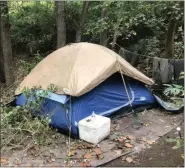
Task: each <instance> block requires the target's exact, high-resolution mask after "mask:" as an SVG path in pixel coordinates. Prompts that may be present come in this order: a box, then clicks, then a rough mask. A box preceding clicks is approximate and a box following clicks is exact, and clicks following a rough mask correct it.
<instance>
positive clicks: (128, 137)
mask: <svg viewBox="0 0 185 168" xmlns="http://www.w3.org/2000/svg"><path fill="white" fill-rule="evenodd" d="M126 138H127V139H129V140H133V139H134V137H133V136H130V135H127V136H126Z"/></svg>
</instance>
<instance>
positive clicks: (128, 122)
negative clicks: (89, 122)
mask: <svg viewBox="0 0 185 168" xmlns="http://www.w3.org/2000/svg"><path fill="white" fill-rule="evenodd" d="M182 121H183V114H182V113H181V114H177V115H169V114H167V113H166V112H165V111H161V110H159V109H151V110H145V111H144V112H141V113H139V114H138V116H137V118H136V120H135V121H134V123H133V116H132V115H128V116H127V117H122V118H119V119H117V120H113V122H112V132H111V134H110V136H109V137H107V138H106V139H105V140H103V141H102V142H101V143H100V144H99V145H98V146H96V147H95V146H93V145H90V144H88V143H86V142H82V141H79V140H74V139H72V140H71V157H68V145H67V144H66V143H59V142H58V144H56V146H55V147H53V146H52V147H51V146H47V147H44V146H43V147H42V146H41V147H40V148H38V149H37V150H33V149H32V153H31V154H30V150H31V149H29V150H27V152H25V150H24V151H19V150H14V151H11V152H10V153H9V154H8V153H7V154H4V155H3V156H2V157H6V158H8V163H7V166H11V165H15V163H17V162H16V160H19V166H28V165H30V164H31V165H32V166H38V165H43V166H74V165H75V166H80V165H85V166H90V165H91V166H100V165H102V164H105V163H107V162H110V161H112V160H114V159H116V158H119V157H120V156H123V155H125V156H127V155H130V156H133V155H135V154H136V153H139V152H140V153H142V152H143V151H144V150H150V149H147V148H150V147H151V146H152V144H149V143H147V141H152V142H154V143H156V141H157V140H158V139H159V138H160V137H162V136H164V135H165V134H166V133H168V132H169V131H171V130H173V129H174V128H176V127H177V126H179V124H180V123H182ZM146 123H148V124H146ZM133 124H134V125H137V127H133ZM118 125H119V127H118ZM175 136H176V137H178V135H175ZM121 138H122V139H124V141H122V140H121ZM63 142H68V138H67V136H66V139H65V141H63ZM125 143H127V144H131V145H132V146H133V147H132V148H128V146H127V147H126V146H125ZM155 145H156V144H154V146H155ZM95 149H96V150H95ZM179 155H181V153H179ZM137 156H138V155H137ZM133 160H134V159H133ZM87 162H88V163H87ZM120 164H121V163H120ZM130 164H131V163H130ZM120 166H121V165H120Z"/></svg>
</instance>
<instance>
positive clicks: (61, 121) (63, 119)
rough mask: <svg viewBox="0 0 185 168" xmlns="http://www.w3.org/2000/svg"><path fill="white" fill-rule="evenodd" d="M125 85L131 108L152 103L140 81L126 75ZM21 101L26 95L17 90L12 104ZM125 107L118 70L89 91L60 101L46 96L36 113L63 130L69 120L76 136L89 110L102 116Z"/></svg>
mask: <svg viewBox="0 0 185 168" xmlns="http://www.w3.org/2000/svg"><path fill="white" fill-rule="evenodd" d="M126 86H127V89H128V94H129V97H130V100H131V104H132V106H133V109H134V108H135V107H136V106H137V107H142V106H146V105H147V106H153V105H154V104H155V102H156V101H155V98H154V96H153V95H152V93H151V92H150V91H149V90H148V89H147V88H146V87H145V86H144V84H143V83H141V82H139V81H136V80H134V79H130V78H127V79H126ZM58 96H62V95H58ZM59 100H61V102H59ZM25 102H26V99H25V97H24V95H23V94H21V95H20V96H19V97H18V99H17V101H16V104H17V105H20V106H22V105H24V103H25ZM128 108H130V104H129V101H128V97H127V94H126V91H125V87H124V85H123V82H122V79H121V76H120V74H119V73H118V74H115V75H113V76H111V77H110V78H108V79H107V80H105V81H104V82H103V83H101V84H100V85H98V86H97V87H95V88H94V89H93V90H91V91H90V92H88V93H86V94H84V95H82V96H79V97H72V98H71V101H70V100H68V101H67V102H66V103H64V101H63V97H62V99H57V100H55V101H54V99H53V98H52V97H50V98H48V99H46V100H45V101H44V102H43V104H42V107H41V108H40V110H41V112H40V111H39V113H43V114H47V115H49V116H51V126H53V127H55V128H57V129H59V130H63V131H64V132H68V131H69V125H70V123H71V124H72V134H73V135H75V136H78V126H77V124H78V122H79V121H80V120H82V119H84V118H86V117H88V116H90V115H91V114H92V113H93V112H94V113H95V114H99V115H102V116H110V115H112V114H116V113H119V112H118V111H119V110H120V109H122V111H124V109H128Z"/></svg>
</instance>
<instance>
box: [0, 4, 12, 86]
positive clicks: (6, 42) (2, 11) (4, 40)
mask: <svg viewBox="0 0 185 168" xmlns="http://www.w3.org/2000/svg"><path fill="white" fill-rule="evenodd" d="M0 32H1V33H0V41H1V42H0V48H1V52H0V57H1V58H0V64H1V73H3V74H2V76H3V78H4V81H5V82H6V84H7V85H10V84H12V82H13V80H14V78H13V70H12V68H13V67H12V62H13V56H12V44H11V37H10V25H9V17H8V5H7V1H4V2H3V1H2V2H0Z"/></svg>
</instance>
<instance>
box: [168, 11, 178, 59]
mask: <svg viewBox="0 0 185 168" xmlns="http://www.w3.org/2000/svg"><path fill="white" fill-rule="evenodd" d="M175 28H176V20H175V19H174V13H172V14H171V17H170V21H169V25H168V31H167V35H166V46H165V50H166V52H165V58H172V57H173V54H174V34H175Z"/></svg>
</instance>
